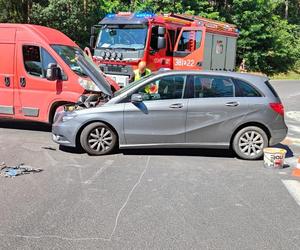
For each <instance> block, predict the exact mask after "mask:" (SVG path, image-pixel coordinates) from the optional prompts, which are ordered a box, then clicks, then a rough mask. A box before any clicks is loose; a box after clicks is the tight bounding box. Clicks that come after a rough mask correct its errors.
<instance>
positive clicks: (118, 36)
mask: <svg viewBox="0 0 300 250" xmlns="http://www.w3.org/2000/svg"><path fill="white" fill-rule="evenodd" d="M147 30H148V29H147V26H146V25H133V24H130V25H124V24H123V25H103V26H101V28H100V33H99V36H98V40H97V46H96V47H97V48H98V49H132V50H139V49H144V48H145V43H146V38H147Z"/></svg>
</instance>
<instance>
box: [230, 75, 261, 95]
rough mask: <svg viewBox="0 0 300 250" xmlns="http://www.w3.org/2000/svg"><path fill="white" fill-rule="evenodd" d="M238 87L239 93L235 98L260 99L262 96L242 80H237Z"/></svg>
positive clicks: (237, 92)
mask: <svg viewBox="0 0 300 250" xmlns="http://www.w3.org/2000/svg"><path fill="white" fill-rule="evenodd" d="M235 82H236V87H237V91H236V94H235V96H236V97H260V96H261V94H260V93H259V92H258V91H257V90H256V89H255V88H254V87H252V86H251V85H250V84H248V83H246V82H244V81H242V80H240V79H236V80H235Z"/></svg>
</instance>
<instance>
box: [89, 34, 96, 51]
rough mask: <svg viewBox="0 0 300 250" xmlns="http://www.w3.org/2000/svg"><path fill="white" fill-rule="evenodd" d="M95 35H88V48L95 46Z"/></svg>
mask: <svg viewBox="0 0 300 250" xmlns="http://www.w3.org/2000/svg"><path fill="white" fill-rule="evenodd" d="M95 42H96V37H95V36H94V35H91V37H90V49H93V48H94V47H95Z"/></svg>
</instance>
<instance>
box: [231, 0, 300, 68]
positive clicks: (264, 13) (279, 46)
mask: <svg viewBox="0 0 300 250" xmlns="http://www.w3.org/2000/svg"><path fill="white" fill-rule="evenodd" d="M276 7H277V5H276V3H275V2H274V1H271V0H234V1H233V13H234V14H233V15H232V22H233V23H235V24H236V25H238V27H239V28H240V30H241V31H240V37H239V39H238V51H237V53H238V61H241V60H242V59H243V58H244V59H245V60H246V65H248V67H249V69H250V70H253V71H261V72H265V73H269V74H272V73H276V72H285V71H288V70H290V69H291V68H293V66H294V65H295V63H296V61H297V60H298V59H299V57H300V54H299V51H300V50H299V44H300V40H299V31H298V28H297V26H295V25H291V24H289V23H288V22H287V20H283V19H282V18H281V17H280V16H278V15H275V14H274V12H275V10H276Z"/></svg>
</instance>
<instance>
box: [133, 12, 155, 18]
mask: <svg viewBox="0 0 300 250" xmlns="http://www.w3.org/2000/svg"><path fill="white" fill-rule="evenodd" d="M135 17H137V18H152V17H155V14H154V13H151V12H137V13H135Z"/></svg>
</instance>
